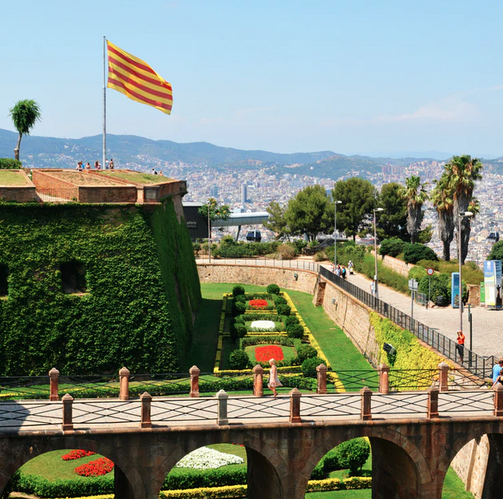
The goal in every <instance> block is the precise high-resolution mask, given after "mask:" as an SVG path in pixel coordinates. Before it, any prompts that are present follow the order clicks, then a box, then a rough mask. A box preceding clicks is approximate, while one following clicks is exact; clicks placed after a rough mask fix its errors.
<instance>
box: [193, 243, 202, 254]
mask: <svg viewBox="0 0 503 499" xmlns="http://www.w3.org/2000/svg"><path fill="white" fill-rule="evenodd" d="M192 249H193V250H194V251H195V252H196V253H197V252H198V251H199V250H200V249H201V244H200V243H192Z"/></svg>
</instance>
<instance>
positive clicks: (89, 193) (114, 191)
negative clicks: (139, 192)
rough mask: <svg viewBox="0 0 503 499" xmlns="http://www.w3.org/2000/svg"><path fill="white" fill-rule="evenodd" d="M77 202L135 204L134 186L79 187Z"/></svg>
mask: <svg viewBox="0 0 503 499" xmlns="http://www.w3.org/2000/svg"><path fill="white" fill-rule="evenodd" d="M77 200H78V201H80V202H81V203H136V187H135V186H131V187H128V186H117V187H114V186H109V185H106V186H105V185H104V186H100V187H95V186H93V187H87V186H82V185H81V186H79V187H78V195H77Z"/></svg>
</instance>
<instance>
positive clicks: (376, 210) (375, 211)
mask: <svg viewBox="0 0 503 499" xmlns="http://www.w3.org/2000/svg"><path fill="white" fill-rule="evenodd" d="M378 211H384V209H383V208H376V209H375V210H374V256H375V274H374V295H375V297H376V298H377V299H379V288H378V286H379V285H378V282H379V279H378V274H377V234H376V213H377V212H378Z"/></svg>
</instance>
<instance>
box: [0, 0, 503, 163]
mask: <svg viewBox="0 0 503 499" xmlns="http://www.w3.org/2000/svg"><path fill="white" fill-rule="evenodd" d="M0 17H1V18H2V19H3V20H4V21H5V22H3V23H2V32H1V34H0V37H1V40H2V41H1V44H0V54H1V61H2V74H1V77H0V89H1V92H0V128H3V129H7V130H14V127H13V125H12V121H11V119H10V117H9V109H10V108H11V107H12V106H13V105H14V104H15V102H16V101H18V100H21V99H34V100H35V101H37V103H38V104H39V105H40V107H41V109H42V121H41V122H40V123H38V124H37V125H36V126H35V128H34V129H33V131H32V135H38V136H50V137H65V138H81V137H86V136H92V135H98V134H101V133H102V129H103V37H104V36H106V37H107V38H108V39H109V40H110V41H111V42H112V43H114V44H115V45H117V46H119V47H120V48H122V49H123V50H125V51H127V52H129V53H131V54H133V55H135V56H137V57H139V58H141V59H143V60H144V61H146V62H147V63H148V64H150V65H151V66H152V67H153V69H154V70H155V71H157V73H159V74H160V75H161V76H163V77H164V78H165V79H166V80H168V81H169V82H170V83H171V84H172V86H173V111H172V114H171V115H170V116H168V115H165V114H163V113H162V112H160V111H158V110H157V109H154V108H153V107H149V106H146V105H142V104H140V103H137V102H134V101H132V100H129V99H128V98H126V97H125V96H124V95H122V94H120V93H119V92H117V91H115V90H112V89H109V90H107V92H106V93H107V131H108V133H111V134H132V135H140V136H142V137H147V138H150V139H154V140H158V139H163V140H173V141H175V142H200V141H204V142H211V143H213V144H216V145H219V146H224V147H234V148H239V149H262V150H268V151H274V152H282V153H289V152H312V151H324V150H331V151H334V152H336V153H341V154H363V155H373V156H377V155H394V156H401V155H404V154H412V155H415V156H421V155H425V154H426V155H430V156H433V157H435V156H437V157H439V158H445V157H447V155H451V154H471V155H473V156H482V157H485V158H489V157H496V156H503V140H502V129H503V57H502V49H503V43H502V42H503V30H502V29H501V22H502V19H503V2H501V1H499V0H495V1H492V0H484V1H478V0H472V1H466V0H442V1H439V0H396V1H394V0H365V1H364V0H344V1H341V0H311V1H309V2H306V1H305V0H303V1H298V0H274V1H271V0H253V1H251V0H239V1H236V0H165V1H163V0H143V1H139V0H136V1H132V0H121V1H115V0H107V1H103V0H86V1H84V2H76V1H70V0H44V1H40V0H3V1H2V2H1V3H0Z"/></svg>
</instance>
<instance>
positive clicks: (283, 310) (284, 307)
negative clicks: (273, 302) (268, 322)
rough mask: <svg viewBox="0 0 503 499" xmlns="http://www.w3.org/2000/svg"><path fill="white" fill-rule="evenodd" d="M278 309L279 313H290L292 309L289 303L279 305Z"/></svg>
mask: <svg viewBox="0 0 503 499" xmlns="http://www.w3.org/2000/svg"><path fill="white" fill-rule="evenodd" d="M276 310H277V311H278V315H290V312H291V311H292V309H291V308H290V307H289V306H288V305H278V306H277V307H276Z"/></svg>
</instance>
